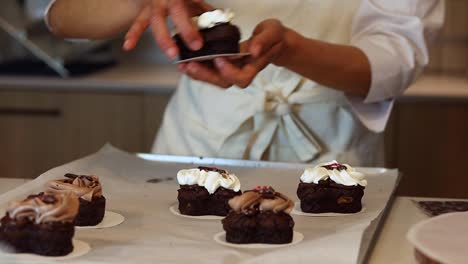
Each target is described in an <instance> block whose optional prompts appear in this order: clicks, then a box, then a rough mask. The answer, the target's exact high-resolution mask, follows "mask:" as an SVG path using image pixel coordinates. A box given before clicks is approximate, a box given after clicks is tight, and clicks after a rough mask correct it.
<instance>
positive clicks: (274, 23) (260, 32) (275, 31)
mask: <svg viewBox="0 0 468 264" xmlns="http://www.w3.org/2000/svg"><path fill="white" fill-rule="evenodd" d="M283 33H284V26H283V25H282V24H281V22H280V21H279V20H276V19H268V20H265V21H263V22H261V23H260V24H258V25H257V27H256V28H255V29H254V32H253V34H252V37H251V38H250V39H249V40H248V41H247V43H248V49H249V52H250V53H251V54H252V56H254V57H259V56H260V55H262V54H263V53H266V52H268V50H269V49H271V48H272V47H273V46H275V45H276V44H278V43H279V42H281V41H283V35H284V34H283Z"/></svg>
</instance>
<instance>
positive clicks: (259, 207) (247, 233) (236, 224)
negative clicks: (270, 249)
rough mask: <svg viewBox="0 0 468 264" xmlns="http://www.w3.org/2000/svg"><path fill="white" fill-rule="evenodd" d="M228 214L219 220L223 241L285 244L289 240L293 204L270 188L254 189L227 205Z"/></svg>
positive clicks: (292, 222) (291, 228)
mask: <svg viewBox="0 0 468 264" xmlns="http://www.w3.org/2000/svg"><path fill="white" fill-rule="evenodd" d="M229 205H230V206H231V208H232V211H231V212H230V213H229V214H228V215H227V216H226V218H224V219H223V220H222V224H223V229H224V230H225V231H226V241H227V242H230V243H236V244H250V243H266V244H286V243H291V242H292V239H293V228H294V220H293V219H292V217H291V216H290V215H289V213H290V212H291V210H292V209H293V207H294V203H293V202H292V201H291V200H290V199H289V198H288V197H286V196H285V195H283V194H281V193H279V192H276V191H275V190H274V189H273V188H271V187H266V186H264V187H257V188H256V189H254V190H252V191H247V192H244V193H243V194H242V195H241V196H236V197H234V198H233V199H231V200H230V201H229Z"/></svg>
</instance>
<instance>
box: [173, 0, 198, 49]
mask: <svg viewBox="0 0 468 264" xmlns="http://www.w3.org/2000/svg"><path fill="white" fill-rule="evenodd" d="M168 1H169V4H168V13H169V16H170V17H171V20H172V21H173V22H174V25H175V27H176V28H177V30H178V31H179V34H180V36H181V37H182V39H183V40H184V42H185V43H186V44H187V46H188V47H190V48H191V49H192V50H199V49H201V47H202V46H203V38H202V37H201V35H200V33H199V32H198V29H197V28H196V27H195V25H194V24H193V22H192V16H191V14H190V11H189V10H188V6H187V3H186V1H185V0H168Z"/></svg>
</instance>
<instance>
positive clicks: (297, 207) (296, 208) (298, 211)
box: [291, 202, 366, 217]
mask: <svg viewBox="0 0 468 264" xmlns="http://www.w3.org/2000/svg"><path fill="white" fill-rule="evenodd" d="M364 211H366V207H364V206H363V207H362V209H361V211H359V212H357V213H353V214H341V213H321V214H314V213H305V212H303V211H302V209H301V202H295V203H294V209H293V210H292V211H291V214H294V215H302V216H310V217H333V216H352V215H357V214H360V213H362V212H364Z"/></svg>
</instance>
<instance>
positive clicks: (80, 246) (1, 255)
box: [0, 239, 91, 263]
mask: <svg viewBox="0 0 468 264" xmlns="http://www.w3.org/2000/svg"><path fill="white" fill-rule="evenodd" d="M90 250H91V247H90V246H89V244H88V243H86V242H83V241H81V240H77V239H73V251H72V252H71V253H70V254H68V255H66V256H59V257H50V256H41V255H36V254H29V253H7V252H0V260H3V259H13V260H17V261H32V262H34V263H39V262H40V261H51V260H68V259H73V258H77V257H81V256H83V255H85V254H87V253H88V252H89V251H90ZM2 263H3V262H2Z"/></svg>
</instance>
